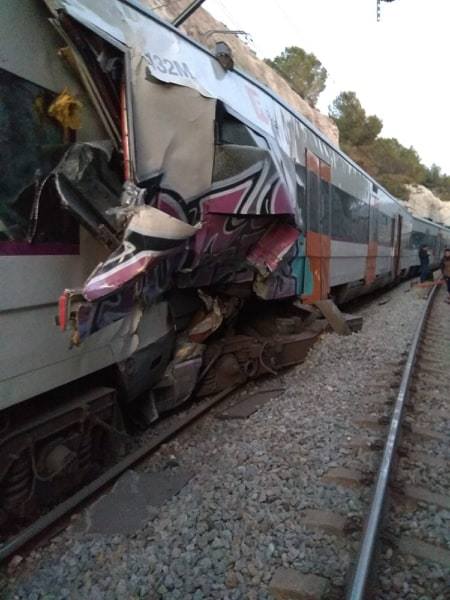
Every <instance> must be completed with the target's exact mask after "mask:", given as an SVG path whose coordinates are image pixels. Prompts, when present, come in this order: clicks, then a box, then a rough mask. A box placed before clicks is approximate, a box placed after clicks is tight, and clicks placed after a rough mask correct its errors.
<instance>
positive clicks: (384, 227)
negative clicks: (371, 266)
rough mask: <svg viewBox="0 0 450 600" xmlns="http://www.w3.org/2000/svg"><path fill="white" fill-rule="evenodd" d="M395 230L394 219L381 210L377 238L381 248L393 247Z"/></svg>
mask: <svg viewBox="0 0 450 600" xmlns="http://www.w3.org/2000/svg"><path fill="white" fill-rule="evenodd" d="M393 228H394V219H391V217H389V216H388V215H386V214H385V213H383V212H381V211H380V210H379V211H378V215H377V238H378V243H379V244H380V246H392V232H393Z"/></svg>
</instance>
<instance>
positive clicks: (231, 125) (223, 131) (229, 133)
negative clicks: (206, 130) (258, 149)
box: [217, 110, 258, 146]
mask: <svg viewBox="0 0 450 600" xmlns="http://www.w3.org/2000/svg"><path fill="white" fill-rule="evenodd" d="M217 122H218V128H219V129H218V137H219V140H218V141H219V143H220V144H235V145H236V146H258V144H257V142H256V139H255V135H256V134H253V132H252V131H251V130H250V129H249V128H248V127H247V126H246V125H244V123H242V121H239V120H238V119H236V118H235V117H233V116H232V115H230V114H229V113H227V112H226V111H224V110H222V111H221V114H220V115H219V116H218V120H217Z"/></svg>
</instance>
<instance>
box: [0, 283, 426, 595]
mask: <svg viewBox="0 0 450 600" xmlns="http://www.w3.org/2000/svg"><path fill="white" fill-rule="evenodd" d="M386 296H389V298H390V300H389V302H387V303H386V304H382V305H380V304H379V299H378V300H374V301H372V302H371V303H368V304H366V305H365V306H364V307H363V308H360V309H359V314H361V315H362V316H363V317H364V324H363V330H362V331H361V332H360V333H357V334H352V335H350V336H348V337H340V336H338V335H336V334H331V333H330V334H324V335H323V336H322V338H321V339H320V340H319V342H318V343H317V344H316V346H315V347H314V348H313V349H312V351H311V352H310V354H309V356H308V358H307V360H306V361H305V362H304V363H303V364H302V365H299V366H298V367H296V368H293V369H291V370H290V371H288V372H285V373H284V374H283V375H281V376H279V377H277V378H274V379H272V380H265V381H262V382H258V383H256V384H253V385H250V386H248V387H247V389H246V390H243V391H242V392H240V394H237V395H236V396H235V400H237V399H238V398H239V397H245V396H246V394H248V393H249V390H252V391H254V390H257V389H269V388H271V387H273V388H275V387H280V386H281V387H284V388H285V391H284V393H283V394H282V395H281V396H278V397H277V398H276V399H274V400H271V401H269V402H267V403H266V404H264V406H262V408H261V409H260V410H258V411H257V412H256V413H254V414H253V415H251V416H250V417H249V418H248V419H245V420H222V419H217V418H215V416H214V413H210V414H209V415H208V416H207V417H206V418H204V419H203V420H202V421H200V422H198V423H197V424H196V425H195V426H193V427H191V428H189V429H188V430H186V431H184V432H183V433H182V434H181V435H180V436H178V437H177V438H176V439H174V440H173V441H172V442H170V443H168V444H166V445H164V446H163V447H162V448H161V450H160V451H159V452H158V453H157V454H156V455H155V456H153V457H152V458H151V459H149V460H148V461H147V462H145V463H143V464H141V465H140V466H139V467H138V470H144V471H152V472H153V471H154V472H156V471H160V470H161V469H163V468H164V467H166V468H169V469H171V471H173V473H174V474H176V470H177V469H182V470H184V471H189V472H193V473H194V476H193V478H192V479H190V480H189V482H188V483H187V484H186V485H185V486H184V487H183V489H182V490H181V491H180V492H179V494H178V495H176V496H173V497H172V498H171V499H170V500H169V501H168V502H166V503H165V504H164V505H163V506H162V507H159V508H151V509H150V510H149V513H148V517H147V518H146V519H145V522H144V523H143V524H142V527H140V528H139V529H138V530H137V531H136V532H135V533H132V534H128V535H109V536H104V535H99V534H86V533H83V532H82V528H80V527H77V521H78V519H77V520H75V521H74V526H72V527H69V529H67V530H65V531H64V532H63V533H61V534H60V535H59V536H58V537H57V538H55V539H53V541H52V542H51V543H50V544H49V545H47V546H46V547H42V548H39V549H37V550H35V551H33V552H32V553H31V555H30V556H28V557H27V558H26V559H25V560H24V561H22V562H21V563H20V565H19V566H18V567H17V568H16V569H15V570H14V571H13V569H12V568H10V573H9V575H8V574H6V573H5V574H4V575H3V579H2V580H1V579H0V597H1V598H5V599H8V600H12V599H27V600H38V599H45V600H59V599H63V598H70V599H77V600H78V599H79V598H83V599H86V600H91V599H92V600H101V599H107V600H110V599H115V598H117V599H120V600H123V599H124V598H127V600H128V599H130V600H131V599H135V598H136V599H137V598H145V599H147V600H156V599H161V600H165V599H171V600H172V599H173V600H176V599H180V600H202V599H209V598H211V599H224V600H225V599H229V600H231V599H249V600H252V599H254V600H266V599H269V598H271V595H270V593H269V590H268V584H269V582H270V580H271V578H272V576H273V573H274V572H275V571H276V569H277V568H279V567H286V568H293V569H296V570H297V571H299V572H304V573H309V572H314V573H320V574H321V575H323V576H324V577H328V578H330V580H331V581H332V582H333V584H335V585H338V586H339V585H343V583H344V579H345V575H346V571H347V568H348V566H349V563H350V560H351V558H352V556H353V555H354V552H355V551H356V549H357V545H358V539H359V533H358V532H355V534H354V535H348V536H346V537H345V539H342V540H339V543H338V544H337V543H336V538H334V537H333V536H331V535H328V534H325V533H322V532H320V531H313V530H311V529H309V528H308V526H307V524H305V522H304V519H303V518H302V511H303V510H305V509H320V510H326V511H334V512H336V513H340V514H343V515H345V516H349V515H350V516H355V517H357V518H362V517H363V515H364V513H365V512H366V510H367V506H368V502H369V498H370V487H367V488H361V489H358V490H355V489H351V488H346V487H343V486H338V485H335V484H333V483H331V482H330V483H324V481H323V476H324V475H326V473H327V472H328V471H329V470H330V469H332V468H335V467H346V468H350V469H358V470H361V469H364V470H365V471H366V472H367V473H370V472H374V471H375V469H376V466H377V463H378V460H379V454H378V453H376V452H367V451H365V450H358V449H355V448H351V447H349V444H348V442H349V441H351V440H352V439H354V438H361V437H366V438H367V439H369V438H370V437H371V436H372V437H373V438H375V437H383V432H382V431H381V430H379V431H369V430H362V428H361V426H359V425H358V424H357V423H355V422H354V421H355V420H356V419H358V418H360V419H362V418H365V417H367V416H370V415H376V416H379V415H380V414H383V413H388V409H387V408H386V406H387V405H385V404H384V401H385V400H388V399H389V396H390V395H392V390H389V389H388V388H384V387H383V385H380V383H383V382H382V381H380V379H382V377H381V376H380V373H381V372H383V369H384V370H389V369H390V368H392V363H393V362H397V363H398V361H399V359H401V356H402V353H404V352H405V351H407V350H408V346H409V343H410V341H411V339H412V336H413V334H414V331H415V328H416V325H417V320H418V317H419V315H420V313H421V311H422V308H423V305H424V300H423V299H422V298H421V297H419V296H418V295H417V294H416V292H415V291H410V286H409V283H405V284H402V285H400V286H398V287H397V288H396V289H394V290H391V291H389V293H388V294H386ZM274 395H275V394H274ZM222 410H223V408H218V409H216V410H215V412H216V414H217V413H218V412H221V411H222ZM417 518H418V519H419V520H420V513H419V514H418V517H417ZM426 518H428V517H426ZM80 519H81V517H80ZM424 519H425V517H424ZM427 525H428V524H427V523H426V522H425V521H424V523H423V528H424V529H426V528H427ZM420 528H421V526H420V525H419V529H420ZM424 572H425V573H428V572H429V571H427V570H424ZM402 585H403V582H402ZM424 586H425V587H426V582H424ZM419 587H420V586H419Z"/></svg>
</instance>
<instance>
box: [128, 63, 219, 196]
mask: <svg viewBox="0 0 450 600" xmlns="http://www.w3.org/2000/svg"><path fill="white" fill-rule="evenodd" d="M152 79H153V78H152V77H150V78H149V77H148V66H147V64H146V63H145V61H143V60H142V59H140V58H135V59H133V60H132V81H131V83H132V96H133V98H132V100H133V118H134V124H133V126H134V138H135V154H136V176H137V179H138V181H141V182H143V181H146V182H147V181H148V180H151V179H152V178H155V177H158V183H159V185H160V186H161V187H162V188H165V189H169V190H171V191H172V192H173V193H175V194H179V195H180V196H181V197H182V198H183V199H184V200H186V201H187V200H189V199H190V198H192V197H194V196H196V195H198V194H200V193H204V191H205V190H206V189H208V188H209V187H210V185H211V179H212V170H213V160H214V118H215V110H216V103H215V101H214V100H211V99H208V98H205V97H203V96H201V95H200V94H199V92H197V91H196V90H193V89H191V88H187V87H181V86H169V85H164V84H161V83H159V82H155V81H154V80H152Z"/></svg>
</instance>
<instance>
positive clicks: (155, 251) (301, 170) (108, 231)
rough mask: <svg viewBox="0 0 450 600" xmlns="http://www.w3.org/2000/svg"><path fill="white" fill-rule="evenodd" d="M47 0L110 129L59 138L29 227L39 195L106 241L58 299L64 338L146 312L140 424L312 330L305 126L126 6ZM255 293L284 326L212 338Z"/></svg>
mask: <svg viewBox="0 0 450 600" xmlns="http://www.w3.org/2000/svg"><path fill="white" fill-rule="evenodd" d="M46 3H47V4H48V6H49V7H50V8H51V9H52V10H53V14H54V19H53V24H54V25H55V27H56V28H57V30H58V31H59V33H60V34H61V36H62V37H63V38H64V40H65V42H66V43H67V46H68V48H65V49H64V50H63V51H61V54H62V56H63V57H64V58H65V59H66V60H67V61H69V63H70V65H71V66H72V67H73V68H75V69H76V71H77V73H78V75H79V77H80V78H81V79H82V81H83V83H84V85H85V87H86V89H87V91H88V92H89V96H90V99H91V101H92V103H93V104H94V106H95V107H96V109H97V111H98V115H99V118H100V119H101V121H102V123H103V126H104V127H105V129H106V131H107V132H108V134H109V137H110V139H109V140H108V141H104V140H102V141H98V142H89V143H73V144H71V145H69V147H68V148H67V149H66V151H65V153H64V155H63V156H62V158H61V159H60V161H59V163H58V164H57V165H56V166H55V167H54V168H53V169H52V170H51V172H50V173H49V174H48V175H47V176H46V177H45V178H44V179H43V181H42V182H41V183H40V185H39V189H38V193H37V194H36V199H35V210H34V221H33V232H32V234H33V236H36V237H37V238H38V237H39V214H40V213H39V205H40V199H41V198H43V197H44V196H45V200H46V202H47V204H48V203H49V202H54V203H58V204H59V205H60V206H62V207H64V208H66V209H67V210H68V211H69V212H70V213H71V214H72V215H74V216H75V217H76V219H77V220H78V221H79V222H80V223H81V225H82V226H83V227H84V228H85V229H87V230H88V231H89V232H90V233H91V234H92V235H93V236H95V237H96V238H97V239H98V240H100V241H101V242H102V243H103V244H104V245H105V246H106V247H107V248H108V249H109V250H110V251H111V253H110V255H109V256H108V257H107V258H106V259H105V260H104V261H103V262H101V263H100V264H99V265H98V266H97V268H96V269H95V270H94V272H93V273H92V274H91V275H90V276H89V278H88V279H87V280H86V281H85V283H84V287H83V288H82V289H75V290H74V289H70V290H64V292H63V294H62V296H61V298H60V301H59V315H58V320H59V326H60V327H61V329H63V330H65V329H70V331H71V343H72V344H74V345H79V344H82V343H83V342H84V341H85V340H86V339H87V338H88V337H89V336H91V335H92V334H94V333H95V332H97V331H99V330H101V329H102V328H104V327H105V326H107V325H109V324H111V323H112V322H114V321H117V320H119V319H123V318H124V317H126V316H128V317H130V315H132V318H131V319H130V323H131V325H130V333H131V335H133V332H136V331H137V330H138V326H139V323H140V321H141V319H142V318H143V316H144V315H145V313H146V312H148V310H149V307H152V311H153V312H152V319H153V322H154V326H155V327H156V329H161V330H162V331H161V335H160V337H159V339H158V340H157V342H158V348H159V353H158V357H157V359H155V360H156V361H157V363H158V364H157V365H154V364H153V363H154V362H155V360H153V362H152V364H151V367H152V368H149V365H148V360H149V356H148V355H145V353H144V354H142V355H139V353H136V355H135V356H134V360H135V362H137V363H138V370H140V373H141V374H140V376H139V377H137V378H136V377H134V378H133V381H131V379H132V378H131V376H130V377H129V382H128V383H129V385H128V389H127V395H128V397H131V398H133V397H137V396H138V395H139V394H141V393H142V392H143V391H144V390H145V389H150V388H153V393H152V394H151V400H150V403H149V405H148V407H147V408H148V410H147V412H148V417H149V420H152V419H153V418H154V417H155V416H156V415H157V413H158V410H162V409H164V410H166V409H167V408H172V407H173V406H175V405H177V404H179V403H181V402H182V401H184V400H185V399H187V398H188V397H189V396H190V395H191V393H192V391H193V390H194V388H195V387H197V392H198V394H200V395H201V394H207V393H210V392H214V391H217V390H218V389H221V388H223V387H224V386H226V385H228V384H229V383H230V382H232V383H238V382H242V381H245V380H246V379H247V378H248V377H253V376H257V375H259V374H261V373H267V372H274V370H277V369H279V368H281V367H284V366H287V365H289V364H293V363H295V362H298V361H299V360H301V359H303V358H304V356H305V353H306V351H307V349H308V348H309V346H310V344H311V342H312V340H313V339H314V337H315V335H316V333H311V332H304V331H303V332H302V319H301V318H300V317H299V314H300V313H299V312H297V313H295V309H294V308H293V304H292V299H295V298H298V297H299V296H300V295H303V298H304V299H306V300H308V297H309V299H312V300H314V299H318V298H320V297H323V294H321V293H320V291H319V295H318V296H317V289H318V288H320V285H321V284H320V273H317V272H314V265H311V268H310V260H309V259H308V257H307V256H306V243H305V236H304V234H303V233H302V230H303V221H302V206H303V207H304V205H305V185H306V182H305V180H306V169H305V167H303V166H301V165H302V164H304V162H305V158H304V156H305V148H304V147H300V145H301V144H302V143H304V142H301V141H300V140H301V139H302V137H305V136H300V135H298V133H299V131H298V130H299V128H300V129H302V128H303V129H304V125H303V124H301V123H300V122H299V121H298V120H297V119H295V118H293V116H292V115H291V113H289V112H288V111H287V110H286V109H284V108H283V107H282V106H281V105H280V104H279V103H277V102H275V101H274V100H273V99H272V98H271V97H269V96H268V95H267V94H265V93H264V92H263V91H261V90H260V89H259V88H258V87H256V86H255V85H252V84H250V83H248V82H247V81H245V80H242V78H239V77H238V75H237V74H236V73H234V72H227V71H226V70H224V69H223V68H222V67H221V65H220V64H219V63H218V61H217V60H215V59H214V57H212V56H211V55H210V54H209V53H207V52H206V51H205V50H204V49H201V48H200V47H198V46H197V45H195V44H192V42H189V41H188V40H187V39H186V38H184V37H183V36H180V35H179V34H178V33H177V32H175V31H174V30H173V29H172V28H171V27H169V26H162V23H161V22H159V21H157V20H153V19H151V18H149V17H148V14H147V15H146V14H145V12H143V11H141V10H139V9H138V7H137V5H136V4H135V3H133V2H129V1H125V0H111V1H110V2H108V3H105V2H104V1H103V0H90V1H89V2H87V1H86V0H46ZM58 101H59V103H60V109H61V110H60V115H59V118H60V120H61V122H62V123H63V124H65V125H67V120H68V119H72V120H73V119H74V118H75V117H76V114H77V113H78V112H80V111H81V118H82V107H80V106H79V105H78V104H77V103H76V101H75V99H73V98H70V95H69V94H68V93H67V91H64V92H63V94H62V96H61V97H60V98H59V99H58ZM75 121H76V118H75ZM249 125H251V126H249ZM69 127H70V125H69ZM73 127H76V125H75V126H73ZM315 143H316V144H319V145H322V146H324V144H323V142H321V141H320V139H318V138H317V137H316V141H315ZM297 146H298V147H297ZM289 154H290V155H292V154H294V156H295V155H296V154H298V156H299V157H300V156H301V157H303V158H302V160H300V158H299V159H298V162H297V161H295V162H294V160H293V159H292V158H291V156H290V155H289ZM118 165H119V168H118ZM121 171H122V172H121ZM312 262H313V259H311V263H312ZM319 270H320V269H319ZM316 271H317V269H316ZM322 285H323V284H322ZM314 294H316V296H314ZM250 297H252V298H259V299H263V300H266V301H267V300H280V299H287V298H290V299H291V301H290V302H289V307H288V309H287V310H288V313H287V314H288V316H289V318H288V319H285V320H284V321H283V324H282V325H281V330H280V320H278V325H276V324H272V326H270V327H269V326H268V324H267V320H264V319H262V320H261V319H259V321H258V318H253V319H252V323H251V324H250V322H249V320H248V319H245V318H244V319H242V318H241V328H240V330H239V329H236V328H231V329H230V331H229V333H228V335H227V336H225V337H224V338H223V337H222V338H221V339H215V338H214V336H213V334H214V332H216V331H217V330H218V329H219V328H222V329H224V328H225V327H226V326H230V325H235V324H236V322H237V317H238V314H239V313H240V314H241V315H242V314H245V303H246V299H248V298H250ZM155 307H156V308H155ZM155 310H156V312H155ZM242 311H244V313H242ZM263 321H265V323H263ZM258 322H259V324H260V329H259V331H258ZM242 323H244V326H243V327H242ZM273 323H276V320H273ZM283 328H284V329H283ZM261 331H264V333H265V334H266V335H269V336H273V335H275V334H276V337H275V339H274V338H273V337H265V338H261ZM286 334H288V335H286ZM211 336H212V337H211ZM136 337H137V336H136ZM208 338H209V339H208ZM207 339H208V344H205V343H204V342H205V341H206V340H207ZM262 339H263V341H261V340H262ZM211 340H212V341H211ZM269 340H270V343H268V342H269ZM136 348H137V341H136ZM150 358H151V357H150ZM146 361H147V367H146V366H145V362H146ZM134 370H136V365H135V367H134ZM124 371H125V372H124V373H123V377H124V381H125V382H126V381H127V373H126V368H125V369H124ZM155 386H156V387H155ZM125 387H127V383H125Z"/></svg>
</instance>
